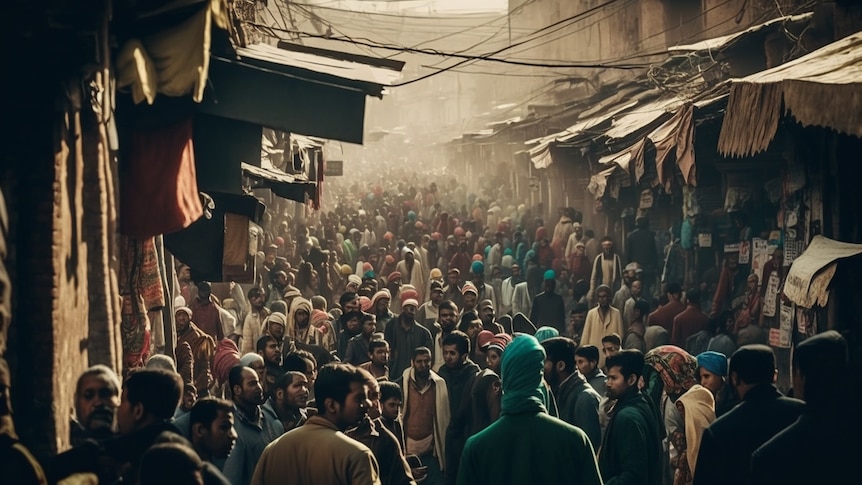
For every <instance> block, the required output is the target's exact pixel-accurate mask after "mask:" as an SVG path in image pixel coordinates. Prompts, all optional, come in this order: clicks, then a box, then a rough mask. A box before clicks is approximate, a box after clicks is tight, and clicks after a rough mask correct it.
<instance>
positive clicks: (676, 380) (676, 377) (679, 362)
mask: <svg viewBox="0 0 862 485" xmlns="http://www.w3.org/2000/svg"><path fill="white" fill-rule="evenodd" d="M644 363H645V364H646V365H648V366H650V367H652V368H653V369H655V371H656V372H658V375H659V376H660V377H661V381H662V384H663V389H664V391H665V392H666V393H667V395H668V396H669V397H670V399H671V401H673V402H676V400H677V399H679V397H680V396H682V395H683V394H685V392H686V391H688V390H689V389H691V386H693V385H695V384H697V358H695V357H694V356H693V355H691V354H689V353H688V352H686V351H685V350H683V349H681V348H679V347H676V346H674V345H662V346H661V347H656V348H654V349H652V350H650V351H649V352H647V354H646V355H645V356H644ZM647 384H648V385H649V383H647ZM650 394H652V393H650ZM659 395H660V394H659Z"/></svg>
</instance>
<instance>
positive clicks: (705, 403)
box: [643, 345, 715, 485]
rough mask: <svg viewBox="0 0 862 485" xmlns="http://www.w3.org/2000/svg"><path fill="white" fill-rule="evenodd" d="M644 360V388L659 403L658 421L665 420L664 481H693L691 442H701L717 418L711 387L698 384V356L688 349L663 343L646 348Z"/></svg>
mask: <svg viewBox="0 0 862 485" xmlns="http://www.w3.org/2000/svg"><path fill="white" fill-rule="evenodd" d="M644 363H645V366H644V374H643V378H644V386H645V391H646V393H647V395H649V397H650V398H651V400H652V402H653V403H654V404H655V405H656V408H657V410H656V412H657V413H658V418H659V422H661V423H664V433H663V434H664V436H663V439H662V444H663V447H664V457H665V459H664V463H663V469H664V470H665V472H664V473H663V477H664V483H667V484H671V483H672V484H673V485H687V484H690V483H691V482H692V477H693V472H692V468H691V467H692V463H690V461H689V453H690V452H691V450H689V446H688V442H689V440H691V441H692V445H693V446H698V445H699V443H700V436H702V435H703V430H704V429H706V427H707V426H709V424H710V423H711V422H712V421H714V420H715V401H714V399H711V398H712V394H711V393H710V392H709V390H708V389H706V388H703V387H701V386H700V385H699V384H697V382H698V377H697V367H698V366H697V359H696V358H695V357H694V356H692V355H691V354H689V353H688V352H686V351H685V350H683V349H681V348H679V347H676V346H673V345H663V346H661V347H657V348H655V349H653V350H651V351H649V352H647V354H646V356H644ZM695 387H696V388H697V389H696V390H695V391H693V392H692V394H691V395H687V396H686V398H685V399H682V396H683V395H686V394H687V393H688V392H689V391H690V390H691V389H693V388H695ZM685 416H687V418H686V417H685ZM687 420H688V421H689V423H687ZM689 431H690V432H689ZM694 453H697V450H694ZM692 462H693V460H692Z"/></svg>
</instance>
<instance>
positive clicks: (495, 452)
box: [458, 335, 602, 485]
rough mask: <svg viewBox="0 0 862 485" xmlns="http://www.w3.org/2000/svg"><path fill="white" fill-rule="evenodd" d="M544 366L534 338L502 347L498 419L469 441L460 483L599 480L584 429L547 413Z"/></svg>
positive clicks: (588, 482)
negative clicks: (543, 386) (501, 397)
mask: <svg viewBox="0 0 862 485" xmlns="http://www.w3.org/2000/svg"><path fill="white" fill-rule="evenodd" d="M544 366H545V350H544V349H543V348H542V346H541V345H540V344H539V341H538V340H536V339H535V337H533V336H531V335H518V336H517V337H515V339H514V340H513V341H512V343H510V344H509V345H508V346H507V347H506V352H505V353H504V354H503V360H502V363H501V366H500V373H501V376H500V377H501V380H502V387H503V399H502V412H501V416H500V419H498V420H497V421H495V422H494V423H493V424H491V425H490V426H488V427H487V428H486V429H485V430H483V431H481V432H480V433H478V434H476V435H474V436H472V437H471V438H470V439H468V440H467V444H466V446H465V447H464V453H463V455H462V456H461V465H460V468H459V469H458V484H459V485H468V484H469V485H475V484H486V483H487V484H495V485H499V484H524V483H578V484H583V485H596V484H599V485H600V484H601V483H602V479H601V477H600V476H599V467H598V464H597V463H596V459H595V455H594V454H593V447H592V445H591V444H590V441H589V439H587V436H586V435H585V434H584V432H583V431H581V430H580V429H578V428H576V427H574V426H572V425H570V424H568V423H566V422H564V421H561V420H559V419H557V418H554V417H551V416H550V415H548V413H547V409H546V408H545V405H544V404H543V398H542V391H541V388H542V375H543V372H544Z"/></svg>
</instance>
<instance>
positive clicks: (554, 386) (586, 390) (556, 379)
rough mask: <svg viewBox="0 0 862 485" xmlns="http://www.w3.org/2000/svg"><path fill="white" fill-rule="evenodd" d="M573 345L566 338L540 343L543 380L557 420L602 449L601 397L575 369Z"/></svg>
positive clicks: (596, 447)
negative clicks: (551, 393)
mask: <svg viewBox="0 0 862 485" xmlns="http://www.w3.org/2000/svg"><path fill="white" fill-rule="evenodd" d="M576 346H577V345H576V344H575V342H574V341H573V340H572V339H570V338H567V337H553V338H549V339H547V340H545V341H544V342H542V347H544V349H545V354H546V355H547V357H546V359H545V380H546V381H547V382H548V384H550V385H551V390H552V391H554V396H555V397H556V398H557V410H558V411H559V413H560V419H562V420H563V421H565V422H567V423H569V424H571V425H574V426H577V427H578V428H581V429H582V430H584V433H586V434H587V437H589V438H590V443H592V445H593V448H594V449H596V450H598V449H599V447H601V445H602V425H601V423H600V422H599V401H601V399H602V398H601V396H599V393H597V392H596V391H595V389H593V387H592V386H591V385H590V384H589V383H588V382H587V379H586V378H585V377H584V376H583V374H581V373H580V372H578V368H577V367H575V347H576Z"/></svg>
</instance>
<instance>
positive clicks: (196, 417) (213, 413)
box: [187, 397, 233, 436]
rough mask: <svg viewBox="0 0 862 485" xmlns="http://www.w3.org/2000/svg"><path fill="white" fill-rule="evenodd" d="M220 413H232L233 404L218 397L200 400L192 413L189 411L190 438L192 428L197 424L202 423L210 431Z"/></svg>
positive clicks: (193, 407)
mask: <svg viewBox="0 0 862 485" xmlns="http://www.w3.org/2000/svg"><path fill="white" fill-rule="evenodd" d="M219 411H224V412H225V413H232V412H233V404H231V402H230V401H228V400H225V399H219V398H216V397H205V398H203V399H199V400H198V401H197V402H196V403H195V405H194V406H192V409H191V411H189V429H188V430H187V431H188V433H189V436H191V430H192V426H194V425H195V424H196V423H201V424H202V425H203V426H204V428H207V429H209V427H210V426H212V424H213V421H215V419H216V418H217V417H218V413H219Z"/></svg>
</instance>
